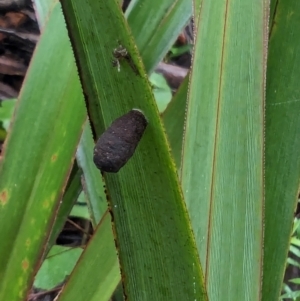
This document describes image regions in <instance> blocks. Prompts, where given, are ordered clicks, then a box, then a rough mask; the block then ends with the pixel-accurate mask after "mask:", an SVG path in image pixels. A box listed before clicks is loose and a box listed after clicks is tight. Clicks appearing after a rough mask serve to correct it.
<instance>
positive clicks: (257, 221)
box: [181, 0, 268, 301]
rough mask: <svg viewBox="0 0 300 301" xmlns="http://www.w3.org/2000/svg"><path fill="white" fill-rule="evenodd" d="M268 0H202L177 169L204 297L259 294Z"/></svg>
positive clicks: (251, 297)
mask: <svg viewBox="0 0 300 301" xmlns="http://www.w3.org/2000/svg"><path fill="white" fill-rule="evenodd" d="M267 11H268V2H267V1H260V0H256V1H251V2H249V1H231V2H230V3H229V2H226V1H215V0H214V1H212V0H203V1H202V3H201V7H200V16H199V23H198V25H197V28H198V32H197V34H196V41H195V50H194V51H195V52H194V59H193V68H192V72H191V82H190V90H189V100H188V108H187V121H186V128H185V129H186V131H185V139H184V146H183V159H182V168H181V171H182V173H181V179H182V187H183V192H184V195H185V200H186V202H187V205H188V209H189V213H190V216H191V220H192V225H193V230H194V233H195V236H196V242H197V246H198V250H199V253H200V259H201V263H202V266H204V267H205V277H206V283H207V289H208V296H209V300H211V301H215V300H224V301H225V300H230V301H231V300H251V301H252V300H259V298H260V291H261V277H262V275H261V270H262V240H263V207H264V203H263V202H264V192H263V187H264V182H263V133H264V128H263V125H264V85H265V81H264V79H265V72H266V70H265V68H264V67H265V57H266V33H267V27H266V20H267V15H266V12H267Z"/></svg>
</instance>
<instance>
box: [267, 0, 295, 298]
mask: <svg viewBox="0 0 300 301" xmlns="http://www.w3.org/2000/svg"><path fill="white" fill-rule="evenodd" d="M274 2H275V1H274ZM274 2H272V3H274ZM276 5H277V8H276V10H274V11H275V12H276V13H275V15H274V16H273V20H272V24H273V26H272V27H271V33H270V41H269V53H268V69H267V70H268V71H267V87H266V130H265V132H266V138H265V144H266V146H265V177H266V182H265V189H266V206H265V246H264V270H263V275H264V278H263V291H262V300H264V301H269V300H277V299H278V297H279V295H280V288H281V283H282V281H283V275H284V271H285V261H286V257H287V253H288V249H289V240H290V236H291V232H292V226H293V216H294V210H295V207H296V204H297V201H298V190H299V178H300V157H299V149H300V139H299V132H300V120H299V116H298V115H299V114H298V112H299V110H300V101H299V99H300V86H299V82H298V78H299V77H300V57H299V53H300V40H299V39H298V38H295V37H296V36H297V35H298V31H297V28H299V26H300V2H299V1H291V0H287V1H276ZM271 16H272V15H271Z"/></svg>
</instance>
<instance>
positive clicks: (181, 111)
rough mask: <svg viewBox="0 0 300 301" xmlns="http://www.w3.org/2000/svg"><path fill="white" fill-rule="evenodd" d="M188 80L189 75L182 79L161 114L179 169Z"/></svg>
mask: <svg viewBox="0 0 300 301" xmlns="http://www.w3.org/2000/svg"><path fill="white" fill-rule="evenodd" d="M188 82H189V76H187V77H186V78H185V79H184V81H183V82H182V84H181V85H180V87H179V89H178V91H177V93H176V94H175V96H174V97H173V99H172V101H171V103H170V104H169V105H168V107H167V109H166V110H165V111H164V113H163V116H162V117H163V122H164V125H165V128H166V133H167V136H168V141H169V143H170V146H171V150H172V154H173V157H174V160H175V163H176V166H177V169H178V170H180V165H181V150H182V139H183V129H184V121H185V108H186V98H187V90H188Z"/></svg>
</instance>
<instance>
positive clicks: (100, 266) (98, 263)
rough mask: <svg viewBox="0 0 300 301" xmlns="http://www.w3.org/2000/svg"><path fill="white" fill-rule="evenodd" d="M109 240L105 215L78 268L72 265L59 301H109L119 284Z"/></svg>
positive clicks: (110, 235) (107, 220)
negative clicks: (71, 271)
mask: <svg viewBox="0 0 300 301" xmlns="http://www.w3.org/2000/svg"><path fill="white" fill-rule="evenodd" d="M112 236H113V234H112V228H111V222H110V215H109V213H108V212H107V213H106V214H105V215H104V217H103V219H102V220H101V222H100V224H99V225H98V228H97V229H96V231H95V233H94V235H93V237H92V238H91V239H90V241H89V243H88V246H87V248H86V249H85V250H84V252H83V254H82V256H81V257H80V262H79V263H80V264H78V265H76V267H75V269H74V271H73V273H72V275H71V277H70V279H69V281H68V282H67V284H66V286H65V287H64V290H63V291H62V293H61V294H60V296H59V299H58V300H59V301H68V300H87V301H107V300H109V298H110V297H111V294H112V292H113V291H114V289H115V288H116V286H117V284H118V282H119V281H120V271H119V262H118V259H117V256H116V249H115V244H114V241H113V240H112V239H111V238H112ZM78 288H79V289H78ZM82 288H88V289H82Z"/></svg>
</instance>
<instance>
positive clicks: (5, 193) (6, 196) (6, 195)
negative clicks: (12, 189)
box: [0, 189, 8, 206]
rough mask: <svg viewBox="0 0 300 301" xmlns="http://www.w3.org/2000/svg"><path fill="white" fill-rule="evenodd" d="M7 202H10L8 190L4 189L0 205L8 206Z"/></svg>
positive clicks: (0, 194) (1, 192)
mask: <svg viewBox="0 0 300 301" xmlns="http://www.w3.org/2000/svg"><path fill="white" fill-rule="evenodd" d="M7 200H8V192H7V190H6V189H4V190H2V191H0V204H1V205H2V206H4V205H6V203H7Z"/></svg>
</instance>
